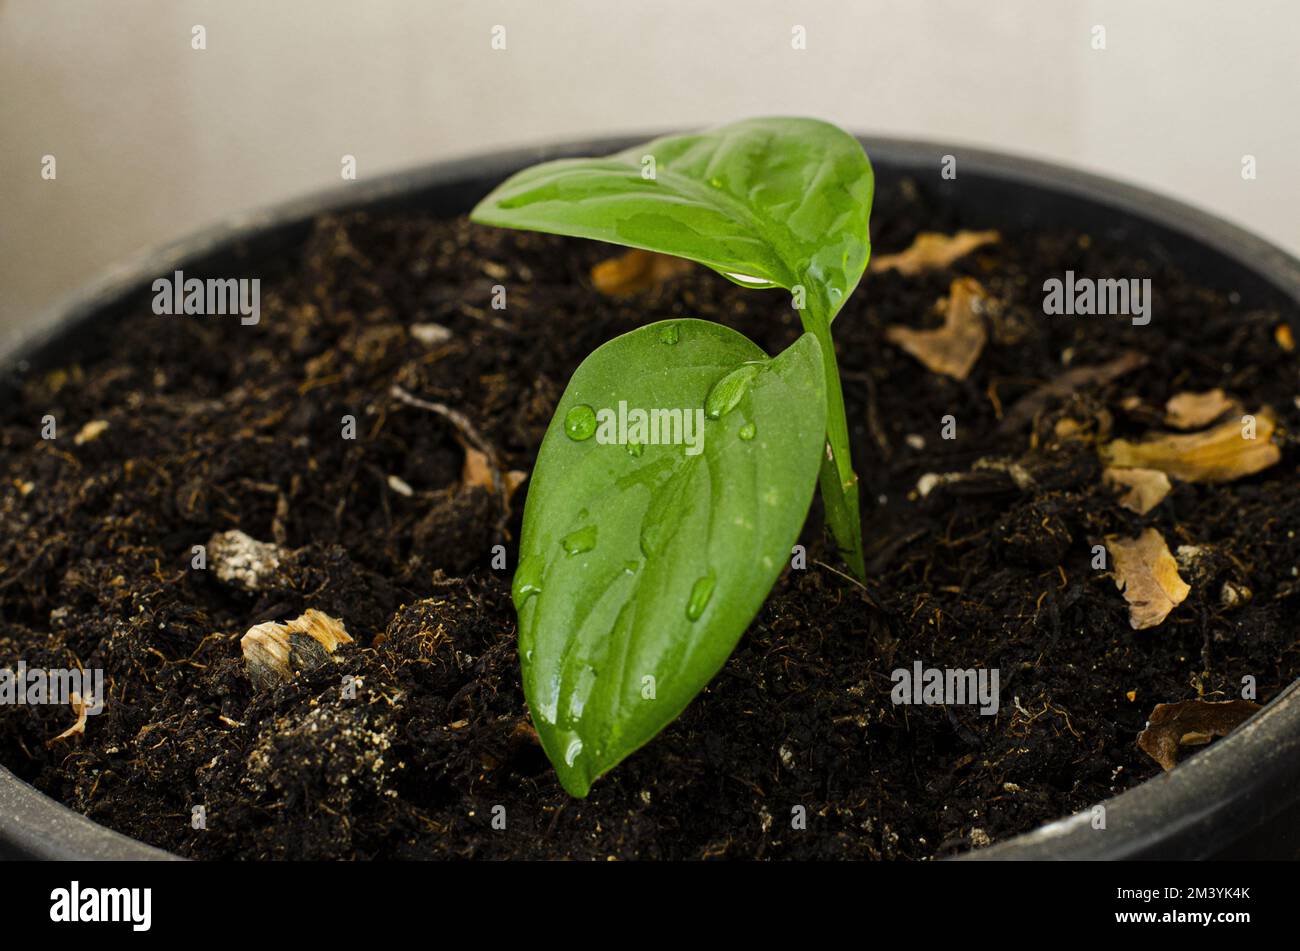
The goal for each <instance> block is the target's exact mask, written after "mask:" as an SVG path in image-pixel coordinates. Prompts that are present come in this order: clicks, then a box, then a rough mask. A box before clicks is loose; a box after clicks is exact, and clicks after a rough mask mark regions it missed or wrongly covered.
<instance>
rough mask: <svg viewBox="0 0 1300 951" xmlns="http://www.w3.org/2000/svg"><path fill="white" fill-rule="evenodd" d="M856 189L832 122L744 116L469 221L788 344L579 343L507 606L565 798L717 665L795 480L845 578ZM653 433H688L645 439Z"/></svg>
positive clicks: (527, 514) (634, 336)
mask: <svg viewBox="0 0 1300 951" xmlns="http://www.w3.org/2000/svg"><path fill="white" fill-rule="evenodd" d="M872 190H873V176H872V171H871V165H870V163H869V162H868V160H867V156H866V155H865V154H864V152H863V150H862V147H861V145H859V144H858V142H857V140H856V139H854V138H853V137H852V136H850V135H848V134H847V133H845V132H843V131H842V130H840V129H838V128H836V127H835V126H833V125H829V124H827V123H825V122H820V121H816V120H812V119H798V118H772V119H752V120H748V121H744V122H738V123H734V124H732V125H727V126H723V127H721V128H717V129H713V130H711V131H707V132H701V133H696V134H690V135H673V136H666V137H664V138H659V139H655V140H653V141H651V142H647V143H646V144H644V145H641V146H637V147H634V148H630V149H627V150H625V151H623V152H619V153H618V154H616V155H611V156H608V157H606V158H581V159H563V160H560V161H553V162H546V163H544V164H541V165H537V166H534V167H532V168H529V169H526V170H524V171H522V172H520V173H518V174H517V175H514V176H513V177H511V178H510V179H509V180H507V181H506V182H505V183H503V184H502V185H501V186H500V187H498V188H497V189H496V190H495V191H493V192H492V193H491V194H490V195H488V196H487V197H486V198H485V199H483V201H482V202H480V203H479V205H478V206H477V207H476V208H475V209H474V211H473V213H472V215H471V218H472V219H473V220H474V221H477V222H480V223H483V224H489V225H497V226H501V227H506V228H522V229H529V230H534V231H543V232H548V233H551V234H561V235H569V236H574V237H582V238H591V239H595V240H598V241H605V242H609V243H611V244H618V245H624V246H627V247H632V248H641V249H644V250H647V251H654V252H660V253H663V254H670V255H675V256H677V257H682V258H687V259H689V260H691V261H695V262H697V263H699V264H703V265H705V266H707V267H710V268H712V269H713V270H715V271H717V272H718V273H720V274H722V275H723V276H725V277H727V278H728V279H730V280H731V281H733V282H735V283H737V284H740V285H742V286H744V287H751V288H784V289H785V290H787V291H789V292H790V294H791V298H792V302H793V304H794V306H795V308H796V309H797V310H798V312H799V317H800V321H801V323H802V325H803V329H804V333H803V335H802V336H800V337H799V339H797V340H796V341H795V342H794V343H793V344H791V345H790V347H789V348H787V349H786V350H785V351H783V352H782V353H780V354H778V355H777V356H775V357H769V356H768V355H767V354H766V353H764V352H763V351H762V350H761V349H760V348H759V347H758V346H756V345H755V344H754V343H753V342H751V341H750V340H749V339H748V338H746V337H745V336H744V335H743V334H740V333H737V332H736V331H734V330H731V329H729V328H727V327H723V326H721V325H718V324H714V323H710V322H708V321H703V320H693V319H675V320H668V321H661V322H659V323H652V324H649V325H647V326H645V327H642V328H640V329H639V330H634V331H632V332H631V333H627V334H624V335H623V336H621V337H618V338H616V339H614V340H611V341H609V342H608V343H606V344H604V345H603V346H601V347H599V348H598V349H597V350H596V351H595V352H594V353H592V354H591V355H590V356H589V357H587V359H586V360H584V361H583V362H582V365H581V366H579V367H578V369H577V372H575V373H574V375H573V379H571V380H570V381H569V385H568V387H567V388H566V389H565V391H564V395H563V396H562V397H561V398H560V403H559V406H558V407H557V409H556V413H555V417H554V419H552V421H551V424H550V427H549V428H548V429H547V432H546V436H545V438H544V439H543V441H542V446H541V449H540V451H539V453H538V457H537V464H536V467H535V469H534V471H533V475H532V479H531V486H530V488H529V491H528V500H527V503H526V506H525V509H524V521H523V532H522V537H521V538H520V561H519V566H518V569H517V570H516V572H515V577H514V582H513V585H512V594H513V597H514V603H515V609H516V611H517V613H518V616H519V655H520V663H521V666H522V670H523V683H524V693H525V696H526V697H527V699H528V706H529V709H530V710H531V712H532V715H533V721H534V723H535V725H536V727H537V733H538V736H539V737H540V739H541V742H542V747H543V748H544V749H545V750H546V754H547V756H548V757H550V760H551V762H552V763H553V764H554V766H555V770H556V773H557V774H558V775H559V778H560V782H561V783H562V784H563V785H564V788H565V789H566V790H567V791H568V792H569V793H570V794H572V795H574V796H579V797H581V796H586V795H587V793H588V791H589V790H590V788H591V784H592V782H593V781H594V780H595V779H596V778H597V777H598V776H600V775H601V774H602V773H604V772H606V771H608V770H609V769H611V768H613V767H614V766H615V765H617V764H618V763H619V762H621V761H622V760H623V759H624V758H625V757H627V756H628V755H629V754H631V753H632V752H633V751H635V750H636V749H638V748H639V747H640V746H642V745H643V744H645V743H646V742H647V741H648V740H650V739H651V738H652V737H653V736H654V735H655V734H656V733H658V732H659V731H660V730H661V729H663V728H664V727H665V726H666V725H668V724H669V723H670V722H672V720H673V719H674V718H675V717H676V716H677V715H678V714H679V713H681V711H682V710H683V709H685V707H686V705H687V704H688V703H690V701H691V699H692V698H693V697H694V696H695V695H696V694H697V693H699V691H700V690H701V689H703V687H704V686H705V684H707V683H708V682H709V680H710V679H711V678H712V677H713V675H714V674H716V673H717V672H718V670H719V669H720V668H721V667H722V665H723V663H724V662H725V661H726V659H727V657H728V655H730V653H731V651H732V650H733V649H734V647H735V646H736V642H737V641H738V640H739V639H740V636H741V634H743V633H744V631H745V629H746V627H748V625H749V622H750V621H751V620H753V618H754V615H755V614H757V612H758V610H759V608H760V607H762V604H763V601H764V599H765V598H766V597H767V594H768V592H769V591H770V590H771V588H772V585H773V584H775V582H776V579H777V577H778V576H779V575H780V573H781V569H782V568H783V566H784V565H785V564H786V562H787V560H788V559H789V558H790V554H791V548H792V546H793V545H794V543H795V542H796V541H797V540H798V536H799V532H800V529H801V528H802V526H803V523H804V520H805V518H806V517H807V514H808V509H809V506H810V505H811V502H812V495H813V487H814V485H815V484H819V485H820V487H821V493H822V499H823V503H824V506H825V510H826V517H827V522H828V524H829V526H830V529H831V533H832V535H833V537H834V539H835V542H836V544H837V546H838V548H839V551H840V554H841V556H842V557H843V559H844V561H845V562H846V563H847V565H848V567H849V569H850V571H852V573H853V574H854V575H856V576H858V577H859V578H862V577H863V576H864V573H865V569H864V565H863V555H862V537H861V531H862V529H861V521H860V519H859V514H858V480H857V476H855V475H854V473H853V468H852V463H851V457H850V455H849V433H848V425H847V422H846V420H845V416H844V397H843V394H842V391H841V389H840V379H839V369H838V366H837V364H836V360H835V346H834V343H833V342H832V340H831V323H832V321H834V319H835V315H836V314H837V313H838V312H839V310H840V308H841V307H842V306H843V305H844V302H845V301H846V300H847V299H848V297H849V295H850V294H851V293H853V290H854V288H855V287H856V286H857V284H858V281H859V280H860V279H861V277H862V273H863V271H864V270H865V268H866V266H867V258H868V256H869V255H870V250H871V246H870V241H869V238H868V219H869V216H870V212H871V198H872ZM697 410H702V411H703V412H702V413H697ZM638 411H639V412H638ZM652 414H658V415H657V416H655V415H652ZM701 417H702V422H701V423H700V425H701V426H702V432H699V433H693V432H692V428H691V427H692V425H693V423H694V422H695V420H697V419H700V418H701ZM651 421H653V422H656V423H658V424H659V426H658V428H657V429H656V427H654V426H652V425H649V423H650V422H651ZM674 426H675V427H676V429H674ZM663 430H668V431H670V432H673V433H683V432H684V433H685V435H686V436H687V437H689V438H690V441H687V442H686V443H685V444H683V440H680V439H662V438H661V439H657V440H655V439H652V438H651V437H652V435H659V436H662V435H663Z"/></svg>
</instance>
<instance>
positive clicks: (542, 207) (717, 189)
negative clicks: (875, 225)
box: [471, 118, 874, 322]
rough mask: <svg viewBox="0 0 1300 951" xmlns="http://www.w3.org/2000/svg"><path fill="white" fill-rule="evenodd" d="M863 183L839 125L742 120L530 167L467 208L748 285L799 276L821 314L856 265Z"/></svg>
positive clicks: (844, 295)
mask: <svg viewBox="0 0 1300 951" xmlns="http://www.w3.org/2000/svg"><path fill="white" fill-rule="evenodd" d="M873 182H874V180H873V177H872V173H871V165H870V163H869V162H868V161H867V156H866V155H865V154H864V153H863V151H862V146H861V145H859V144H858V141H857V140H856V139H854V138H853V137H852V136H851V135H849V134H848V133H846V132H844V131H843V130H841V129H838V128H836V127H835V126H833V125H830V124H829V123H826V122H820V121H818V120H816V119H799V118H768V119H749V120H746V121H744V122H736V123H733V124H731V125H725V126H722V127H720V128H717V129H711V130H708V131H705V132H697V133H692V134H689V135H670V136H665V137H663V138H660V139H655V140H653V141H651V142H647V143H645V144H644V145H638V146H635V147H634V148H630V149H627V150H625V151H623V152H619V153H617V154H616V155H611V156H608V157H606V158H581V159H562V160H559V161H554V162H546V163H543V164H541V165H535V166H533V167H532V168H529V169H525V170H524V171H522V172H519V173H518V174H517V175H514V176H512V177H511V178H510V179H508V180H507V181H506V182H505V183H503V184H502V185H501V186H500V187H498V188H497V189H496V190H495V191H493V192H492V193H491V194H490V195H488V196H487V197H486V198H485V199H483V201H482V202H480V203H479V205H478V207H476V208H475V209H474V211H473V213H472V215H471V217H472V218H473V220H475V221H478V222H481V223H484V224H490V225H499V226H501V227H506V228H525V229H529V230H533V231H546V232H550V233H552V234H563V235H571V236H574V237H581V238H594V239H596V240H598V241H608V242H610V243H612V244H621V245H626V246H628V247H634V248H644V249H646V250H648V251H659V252H662V253H664V254H673V255H677V256H678V257H683V258H688V259H690V260H692V261H697V262H699V263H700V264H704V265H706V266H708V267H711V268H713V269H714V270H716V271H718V272H720V273H722V274H724V275H726V276H727V277H729V278H730V279H731V280H733V281H735V282H736V283H738V284H743V285H745V286H749V287H772V286H778V287H784V288H787V289H793V288H794V287H795V285H802V286H803V287H804V288H805V290H806V292H807V295H808V300H809V305H810V306H814V305H815V304H820V306H818V307H817V309H818V311H819V312H820V313H821V315H822V317H823V319H824V320H826V321H827V322H829V321H830V320H831V319H832V318H833V317H834V315H835V313H836V312H837V311H838V310H839V308H840V306H841V305H842V304H843V303H844V301H845V300H847V299H848V296H849V294H851V293H852V292H853V289H854V288H855V287H856V286H857V284H858V280H859V279H860V278H861V277H862V272H863V270H864V269H865V268H866V266H867V258H868V256H869V254H870V250H871V245H870V240H869V237H868V228H867V223H868V219H869V217H870V214H871V197H872V189H873Z"/></svg>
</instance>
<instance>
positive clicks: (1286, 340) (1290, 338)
mask: <svg viewBox="0 0 1300 951" xmlns="http://www.w3.org/2000/svg"><path fill="white" fill-rule="evenodd" d="M1273 339H1274V340H1276V341H1277V345H1278V346H1279V347H1281V348H1282V349H1283V350H1285V351H1286V352H1287V353H1295V334H1293V333H1292V332H1291V325H1290V324H1278V325H1277V327H1275V328H1274V329H1273Z"/></svg>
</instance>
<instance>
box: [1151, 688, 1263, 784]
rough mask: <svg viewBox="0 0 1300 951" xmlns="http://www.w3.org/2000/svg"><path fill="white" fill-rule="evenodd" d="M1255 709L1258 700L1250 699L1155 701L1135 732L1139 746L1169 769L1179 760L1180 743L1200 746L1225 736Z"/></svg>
mask: <svg viewBox="0 0 1300 951" xmlns="http://www.w3.org/2000/svg"><path fill="white" fill-rule="evenodd" d="M1258 709H1259V704H1257V703H1254V702H1252V701H1250V700H1223V701H1211V700H1181V701H1179V702H1178V703H1158V704H1156V707H1155V709H1154V710H1152V711H1151V717H1150V719H1148V720H1147V726H1146V729H1145V730H1143V731H1142V732H1141V733H1140V734H1139V735H1138V740H1137V745H1138V749H1140V750H1142V752H1144V753H1146V754H1147V755H1148V756H1150V757H1151V758H1152V759H1153V760H1155V761H1156V762H1157V763H1159V764H1160V766H1161V768H1162V769H1164V770H1166V771H1168V770H1171V769H1173V768H1174V766H1176V765H1177V763H1178V749H1179V747H1182V746H1201V745H1204V744H1206V743H1208V742H1210V740H1212V739H1214V738H1215V737H1217V736H1227V735H1228V734H1229V733H1231V732H1232V731H1233V730H1235V729H1236V728H1237V727H1239V726H1240V725H1241V724H1242V723H1244V722H1245V721H1246V720H1247V719H1249V718H1250V716H1251V715H1252V714H1254V713H1255V711H1256V710H1258Z"/></svg>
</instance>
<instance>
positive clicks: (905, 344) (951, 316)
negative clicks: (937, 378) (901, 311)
mask: <svg viewBox="0 0 1300 951" xmlns="http://www.w3.org/2000/svg"><path fill="white" fill-rule="evenodd" d="M987 300H988V294H987V292H986V291H985V290H984V288H983V287H982V286H981V285H980V283H979V281H976V280H974V279H973V278H969V277H959V278H957V279H956V280H955V281H953V282H952V287H951V288H950V289H949V291H948V298H947V301H948V304H947V310H946V313H945V315H944V320H943V326H942V327H939V328H938V329H936V330H913V329H912V328H911V327H904V326H901V325H897V324H895V325H894V326H891V327H888V328H886V330H885V339H886V340H888V341H889V342H890V343H893V344H897V345H898V346H900V347H902V348H903V349H904V350H906V351H907V352H908V353H910V354H911V355H912V356H914V357H916V359H918V360H920V361H921V362H922V363H924V364H925V366H926V368H927V369H929V370H930V371H931V372H933V373H942V374H944V375H945V376H950V377H952V378H953V379H956V380H964V379H966V377H967V375H968V374H969V373H970V371H971V367H973V366H974V365H975V361H976V360H978V359H979V356H980V353H981V352H982V351H983V350H984V344H985V342H986V341H987V340H988V331H987V330H986V329H985V328H984V317H983V313H984V311H985V307H986V302H987Z"/></svg>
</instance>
